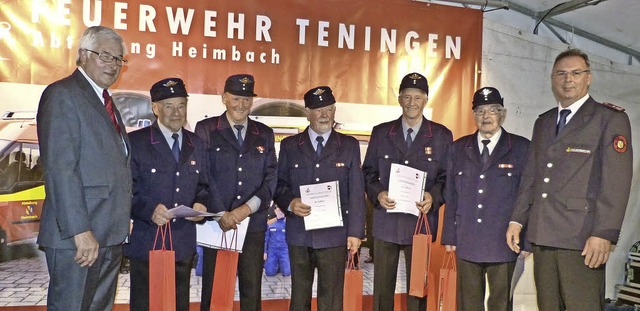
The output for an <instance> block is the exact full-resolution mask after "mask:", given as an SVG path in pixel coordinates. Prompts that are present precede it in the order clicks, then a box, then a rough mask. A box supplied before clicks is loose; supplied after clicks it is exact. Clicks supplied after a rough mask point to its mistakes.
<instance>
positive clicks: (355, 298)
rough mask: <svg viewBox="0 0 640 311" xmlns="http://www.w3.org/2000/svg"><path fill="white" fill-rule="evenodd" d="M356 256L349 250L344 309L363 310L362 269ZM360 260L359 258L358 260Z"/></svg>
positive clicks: (345, 276) (345, 275)
mask: <svg viewBox="0 0 640 311" xmlns="http://www.w3.org/2000/svg"><path fill="white" fill-rule="evenodd" d="M354 257H355V256H353V255H352V254H351V252H349V257H348V259H347V270H346V271H345V272H344V292H343V293H344V297H343V298H342V299H343V302H342V304H343V306H344V310H357V311H360V310H362V286H363V276H362V270H360V269H359V267H360V264H359V262H358V263H357V264H356V261H355V258H354ZM358 261H359V260H358Z"/></svg>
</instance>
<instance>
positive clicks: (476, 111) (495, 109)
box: [473, 107, 504, 116]
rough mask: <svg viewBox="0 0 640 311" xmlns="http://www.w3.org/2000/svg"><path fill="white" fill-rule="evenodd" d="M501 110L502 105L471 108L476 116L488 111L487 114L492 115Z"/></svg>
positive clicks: (502, 109)
mask: <svg viewBox="0 0 640 311" xmlns="http://www.w3.org/2000/svg"><path fill="white" fill-rule="evenodd" d="M503 111H504V108H502V107H490V108H476V109H473V114H474V115H476V116H483V115H484V114H485V113H489V115H491V116H493V115H497V114H499V113H502V112H503Z"/></svg>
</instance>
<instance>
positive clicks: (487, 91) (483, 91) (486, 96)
mask: <svg viewBox="0 0 640 311" xmlns="http://www.w3.org/2000/svg"><path fill="white" fill-rule="evenodd" d="M491 93H493V91H492V90H490V89H484V90H482V95H484V100H488V99H489V94H491Z"/></svg>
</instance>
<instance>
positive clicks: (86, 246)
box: [73, 231, 100, 267]
mask: <svg viewBox="0 0 640 311" xmlns="http://www.w3.org/2000/svg"><path fill="white" fill-rule="evenodd" d="M73 241H74V242H75V243H76V249H77V250H76V256H75V257H73V259H74V260H75V261H76V262H77V263H78V264H79V265H80V266H81V267H87V266H89V267H91V265H93V263H94V262H95V261H96V259H97V258H98V249H99V248H100V245H98V241H97V240H96V237H95V236H93V232H91V231H85V232H82V233H78V234H76V235H75V236H73Z"/></svg>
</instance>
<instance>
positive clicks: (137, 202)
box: [38, 26, 632, 311]
mask: <svg viewBox="0 0 640 311" xmlns="http://www.w3.org/2000/svg"><path fill="white" fill-rule="evenodd" d="M124 54H125V48H124V45H123V41H122V38H121V37H120V36H119V35H118V34H117V33H116V32H115V31H113V30H112V29H109V28H106V27H101V26H96V27H91V28H89V29H87V30H86V31H85V33H84V34H83V36H82V38H81V40H80V47H79V51H78V59H77V62H76V63H77V65H78V69H77V70H76V71H75V72H74V73H73V74H72V75H71V76H69V77H67V78H64V79H62V80H60V81H57V82H55V83H53V84H52V85H50V86H49V87H47V88H46V90H45V91H44V93H43V95H42V98H41V101H40V105H39V109H38V136H39V140H40V146H41V155H42V160H43V163H44V167H45V185H46V194H47V197H46V200H45V205H44V208H43V214H42V220H41V229H40V235H39V239H38V243H39V245H40V246H41V247H42V248H43V249H44V251H45V255H46V259H47V265H48V268H49V274H50V285H49V293H48V302H47V304H48V309H49V310H108V309H111V308H112V305H113V301H114V296H115V289H116V281H117V274H118V268H119V264H120V259H121V257H122V255H123V246H122V245H123V242H125V239H126V238H127V237H129V239H128V242H127V243H126V244H124V245H125V246H124V254H125V255H127V256H128V257H130V258H131V306H132V310H146V309H147V308H148V304H149V301H148V299H149V284H148V277H149V267H148V254H149V251H150V250H151V249H152V248H153V247H154V245H153V244H154V241H155V239H156V235H157V230H158V226H163V225H166V224H169V225H170V228H171V229H170V230H171V234H172V237H173V241H174V243H173V246H172V247H173V249H174V250H175V254H176V295H177V299H176V307H177V310H188V304H189V299H188V298H189V276H190V269H191V263H192V262H193V256H194V254H195V231H196V230H195V224H196V223H197V222H200V221H202V217H192V218H174V217H173V215H172V214H171V213H170V211H169V210H170V209H171V208H173V207H177V206H180V205H184V206H187V207H191V208H193V209H194V210H197V211H210V212H224V214H223V215H222V217H221V218H220V219H219V220H218V222H219V225H220V227H221V228H222V229H223V230H225V231H227V230H232V229H235V228H236V227H237V225H238V224H239V223H240V222H242V221H243V220H245V219H246V218H247V217H250V220H249V228H248V232H247V236H246V239H245V242H244V245H243V249H242V253H241V254H240V256H239V261H238V279H239V290H240V308H241V310H260V309H261V299H260V296H261V281H262V269H263V262H264V261H263V260H264V257H263V256H264V240H265V230H266V228H267V219H266V218H267V217H266V210H267V208H268V206H270V204H271V201H272V200H273V201H275V203H276V204H277V205H278V206H279V207H281V209H282V210H283V211H284V212H285V214H286V218H287V221H286V240H287V243H288V251H289V257H290V264H291V288H292V291H291V304H290V310H310V309H311V297H312V284H313V279H314V271H315V270H317V272H318V273H317V275H318V280H317V281H318V286H317V297H318V298H317V301H318V310H342V299H343V279H344V271H345V259H346V256H347V253H348V252H350V253H352V254H355V253H356V252H357V251H358V249H359V247H360V244H361V240H362V239H363V237H364V230H365V228H364V227H365V224H364V223H365V214H366V208H365V197H367V198H368V199H369V200H370V201H371V202H372V203H373V205H374V208H373V238H374V245H375V262H376V264H375V269H374V294H373V296H374V301H373V309H374V310H393V308H394V294H395V286H396V277H397V268H398V262H399V255H400V252H401V251H402V252H403V253H404V257H405V263H406V266H405V269H406V271H407V280H406V282H407V286H409V283H410V280H409V279H410V275H411V272H410V271H411V258H412V256H411V254H412V236H413V233H414V228H415V225H416V220H417V218H416V216H414V215H412V214H405V213H390V212H388V211H389V210H391V209H394V208H396V204H397V202H396V199H398V198H394V197H390V196H389V184H390V168H391V165H392V164H401V165H405V166H409V167H412V168H415V169H418V170H420V171H423V172H426V182H425V185H424V189H423V195H422V198H421V200H419V201H417V202H416V203H415V205H416V209H418V210H419V212H420V213H425V214H426V216H427V219H428V222H429V226H430V228H431V232H433V233H434V240H435V232H437V231H438V212H439V208H440V207H441V206H442V205H443V204H445V202H446V209H445V219H444V228H443V237H442V243H443V244H444V245H445V248H446V249H447V251H452V252H456V254H457V267H458V282H457V283H458V310H465V311H467V310H484V297H485V276H486V277H487V279H488V282H489V288H490V291H491V293H490V298H489V303H488V304H489V309H490V310H511V309H512V298H511V296H510V293H509V287H510V281H511V276H512V273H513V270H514V262H515V261H516V258H517V256H518V255H521V256H526V255H527V254H528V253H529V252H533V253H534V263H535V268H534V269H535V280H536V286H537V289H538V306H539V308H540V310H565V309H567V310H602V307H603V304H604V264H605V263H606V261H607V259H608V254H609V251H610V248H611V245H612V244H614V243H615V242H616V241H617V239H618V235H619V232H620V227H621V223H622V218H623V216H624V211H625V208H626V205H627V201H628V197H629V190H630V182H631V166H632V163H631V161H632V154H631V136H630V125H629V119H628V117H627V115H626V114H625V113H624V112H623V109H622V108H619V107H617V106H614V105H610V104H600V103H598V102H596V101H595V100H594V99H593V98H591V97H590V96H589V94H588V90H589V84H590V83H591V77H592V76H591V72H590V65H589V61H588V57H587V56H586V55H585V54H584V53H582V52H580V51H579V50H568V51H565V52H563V53H561V54H560V55H559V56H558V57H557V58H556V60H555V63H554V65H553V71H552V74H551V83H552V91H553V93H554V95H555V97H556V99H557V101H558V103H557V107H554V108H553V109H551V110H549V111H547V112H546V113H544V114H542V115H541V116H540V117H539V118H538V120H537V121H536V124H535V127H534V132H533V137H532V141H531V142H529V140H527V139H526V138H524V137H521V136H518V135H515V134H512V133H509V132H507V131H506V130H505V129H504V128H502V124H503V123H504V121H505V117H506V109H505V108H504V100H503V98H502V96H501V95H500V93H499V91H498V90H497V89H495V88H492V87H484V88H481V89H480V90H478V91H477V92H476V93H475V94H474V97H473V103H472V113H473V115H474V118H475V121H476V125H477V131H476V133H473V134H471V135H468V136H464V137H462V138H460V139H458V140H456V141H455V142H453V134H452V132H451V131H450V130H449V129H447V128H446V127H445V126H444V125H441V124H438V123H436V122H433V121H431V120H428V119H426V118H425V117H424V116H423V110H424V108H425V106H426V105H427V102H428V96H429V85H428V82H427V79H426V78H425V77H424V76H423V75H421V74H419V73H410V74H408V75H406V76H405V77H404V78H403V79H402V82H401V84H400V93H399V96H398V102H399V104H400V106H401V107H402V115H401V116H400V117H399V118H398V119H396V120H393V121H390V122H386V123H383V124H380V125H377V126H375V127H374V128H373V130H372V133H371V137H370V141H369V145H368V149H367V152H366V155H365V157H364V162H362V163H361V160H360V159H361V157H360V147H359V142H358V141H357V140H356V139H355V138H353V137H351V136H348V135H345V134H342V133H339V132H337V131H336V130H335V129H334V124H335V122H334V119H335V114H336V104H335V103H336V99H335V97H334V95H333V92H332V90H331V88H330V87H328V86H318V87H314V88H312V89H310V90H309V91H308V92H307V93H306V94H304V104H305V111H306V113H307V119H308V120H309V126H308V127H307V128H306V129H305V130H304V131H303V132H301V133H299V134H297V135H293V136H290V137H287V138H285V139H284V140H283V141H282V142H281V144H280V153H279V156H278V158H276V154H275V148H274V133H273V130H272V129H270V128H269V127H268V126H266V125H264V124H262V123H260V122H256V121H254V120H251V119H250V118H248V115H249V112H250V110H251V107H252V104H253V98H254V97H255V96H257V95H256V94H255V93H254V86H255V81H254V79H253V77H252V76H251V75H249V74H239V75H233V76H230V77H228V78H227V80H226V83H225V87H224V93H223V94H222V102H223V104H224V105H225V106H226V111H225V112H224V113H223V114H222V115H220V116H217V117H212V118H208V119H205V120H202V121H200V122H198V123H197V124H196V127H195V133H192V132H190V131H188V130H187V129H185V128H184V126H185V124H186V115H187V113H186V112H187V102H188V94H187V91H186V86H185V84H184V82H183V81H182V80H181V79H179V78H167V79H163V80H161V81H159V82H157V83H155V84H154V85H153V86H152V87H151V91H150V94H151V99H152V102H153V103H152V109H153V112H154V114H155V115H156V116H157V121H156V122H154V123H153V124H152V125H151V126H149V127H147V128H143V129H140V130H138V131H135V132H133V133H130V134H127V133H126V132H125V126H124V124H123V123H122V118H121V116H120V114H119V112H118V110H117V109H116V108H115V106H114V105H113V100H112V98H111V95H110V91H109V87H110V86H111V85H113V83H115V81H116V80H117V79H118V77H119V74H120V71H121V67H122V65H123V64H124V63H126V60H125V59H124ZM565 110H568V116H567V112H565ZM569 121H571V122H569ZM336 181H337V183H335V185H336V186H337V187H338V188H339V194H340V195H339V200H340V207H341V209H340V210H341V215H340V216H341V219H342V225H340V226H336V227H327V228H322V229H316V230H306V228H305V217H307V216H309V215H311V214H312V213H313V206H310V205H308V204H305V203H304V202H303V200H302V199H301V198H302V194H301V193H300V192H301V190H300V189H301V186H306V185H313V184H319V183H325V182H336ZM307 203H308V202H307ZM130 219H131V220H133V229H132V231H131V232H130ZM525 232H526V240H527V241H528V242H529V243H523V242H524V240H525V234H524V233H525ZM167 243H168V242H167ZM167 246H169V245H167ZM216 255H217V251H216V250H215V249H209V248H205V251H204V261H203V262H204V268H203V279H202V284H203V286H202V298H201V310H209V304H210V301H211V294H212V291H214V290H216V289H215V288H212V285H213V278H214V275H215V264H214V263H215V260H216V257H217V256H216ZM407 309H408V310H426V299H425V298H418V297H413V296H410V295H408V296H407Z"/></svg>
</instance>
